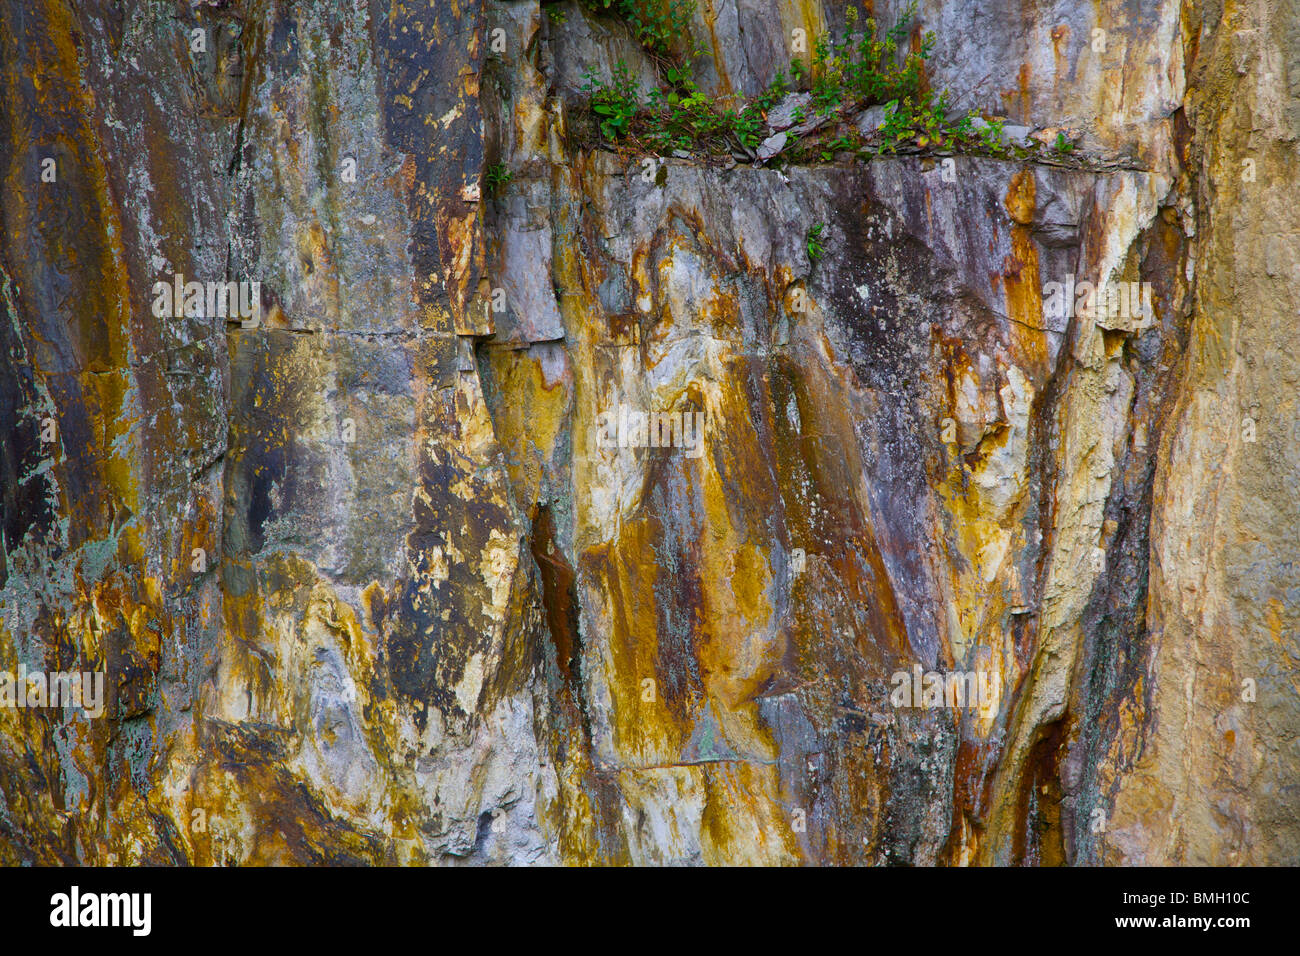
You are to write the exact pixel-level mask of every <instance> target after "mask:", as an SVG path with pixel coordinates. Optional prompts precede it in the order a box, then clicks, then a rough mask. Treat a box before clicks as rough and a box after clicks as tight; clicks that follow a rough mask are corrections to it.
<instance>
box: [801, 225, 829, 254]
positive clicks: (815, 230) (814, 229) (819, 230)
mask: <svg viewBox="0 0 1300 956" xmlns="http://www.w3.org/2000/svg"><path fill="white" fill-rule="evenodd" d="M825 230H826V224H825V223H823V222H819V223H817V224H816V225H814V226H809V227H808V234H807V236H805V238H804V244H805V247H806V248H807V250H808V259H809V261H811V262H816V261H817V260H818V259H820V258H821V257H822V256H824V255H825V254H826V245H825V243H824V242H823V240H824V239H825Z"/></svg>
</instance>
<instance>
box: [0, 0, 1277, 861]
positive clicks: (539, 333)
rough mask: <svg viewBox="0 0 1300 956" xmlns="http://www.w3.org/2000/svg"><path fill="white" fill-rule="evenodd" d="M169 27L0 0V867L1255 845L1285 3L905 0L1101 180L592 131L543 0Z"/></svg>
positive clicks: (1269, 586) (1266, 636)
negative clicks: (177, 287)
mask: <svg viewBox="0 0 1300 956" xmlns="http://www.w3.org/2000/svg"><path fill="white" fill-rule="evenodd" d="M846 6H847V5H846V4H843V3H839V2H828V3H825V4H823V3H819V2H803V0H798V2H794V0H791V2H784V0H783V2H780V3H775V4H768V3H758V2H749V0H742V2H740V3H736V4H716V3H714V4H711V3H704V2H701V3H698V4H697V6H696V23H695V36H696V39H697V40H698V42H699V44H700V46H701V47H702V48H703V52H702V54H701V56H700V57H699V58H698V60H697V62H696V71H697V75H698V76H699V77H700V79H701V85H702V87H703V88H705V89H708V90H710V91H712V92H714V93H719V94H728V93H740V92H744V93H753V92H757V91H759V90H761V89H763V88H765V87H766V86H767V84H768V83H769V82H770V80H771V78H772V76H773V75H774V74H775V72H776V70H777V69H781V68H783V67H788V65H789V60H790V53H789V50H790V46H789V44H790V41H791V30H794V29H804V30H806V31H807V35H808V37H809V38H810V41H811V38H815V37H816V35H817V34H818V33H819V32H820V31H823V30H826V29H832V28H833V29H839V28H840V27H841V26H842V25H843V23H844V22H845V10H846ZM905 6H906V4H903V3H893V2H892V0H891V2H880V3H877V4H875V10H874V13H875V15H876V16H877V17H878V18H879V19H880V20H881V22H882V23H885V24H889V23H892V22H893V20H894V18H895V16H896V14H897V12H898V11H899V10H900V9H902V8H903V7H905ZM1030 7H1032V9H1030ZM177 9H179V10H181V12H180V13H179V14H178V13H177V12H176V11H175V10H173V9H172V8H171V7H170V6H167V7H166V9H164V5H160V4H130V5H119V4H109V3H102V4H101V3H90V4H85V5H81V6H79V7H78V8H77V9H76V11H75V12H74V11H72V10H70V9H69V8H68V7H66V6H65V5H62V4H53V3H26V2H19V0H11V2H7V3H3V4H0V115H2V118H3V121H2V122H0V157H2V158H3V164H2V165H0V174H2V175H3V181H4V188H5V193H6V202H5V203H4V204H3V207H0V217H2V218H0V222H2V223H3V231H2V233H0V340H2V342H0V344H2V346H3V347H2V348H0V366H2V367H3V368H2V370H3V375H2V376H0V439H2V440H0V491H2V495H0V502H2V507H3V521H2V523H0V533H2V535H3V537H2V538H0V671H15V670H17V669H18V668H19V667H20V666H21V667H25V668H27V669H29V670H49V671H54V670H71V669H78V670H87V671H103V672H106V674H107V677H108V691H107V699H106V709H105V712H104V715H103V716H102V717H91V716H89V715H87V714H86V713H83V712H82V711H79V710H75V709H73V710H67V711H56V710H41V709H28V708H18V707H12V706H0V791H3V794H4V798H5V799H4V801H3V804H2V805H0V861H2V862H5V863H19V862H74V861H88V862H114V861H116V862H123V863H126V862H130V863H137V862H148V863H182V862H189V863H203V864H206V863H253V864H269V863H356V862H360V863H414V864H447V863H470V864H484V863H516V864H524V863H646V864H658V863H709V864H718V863H731V864H736V863H755V864H798V863H839V864H848V863H916V864H927V865H928V864H993V863H997V864H1007V863H1014V864H1058V863H1070V864H1095V863H1104V864H1122V863H1146V864H1162V863H1175V862H1178V863H1183V862H1186V863H1292V864H1294V863H1297V862H1300V823H1298V822H1297V820H1296V813H1295V807H1296V798H1297V790H1296V788H1297V779H1298V777H1300V751H1298V750H1297V744H1296V740H1297V731H1298V730H1300V680H1297V669H1298V668H1300V649H1298V647H1297V643H1296V633H1297V624H1298V623H1300V622H1297V620H1296V616H1297V598H1296V595H1297V593H1298V591H1297V587H1298V586H1297V584H1296V582H1295V581H1294V580H1293V577H1294V574H1293V569H1294V567H1295V565H1296V559H1295V550H1296V545H1295V541H1296V540H1297V533H1296V532H1297V528H1296V523H1297V517H1296V515H1295V509H1294V507H1293V506H1292V502H1293V501H1294V499H1295V495H1294V494H1293V488H1292V486H1293V485H1294V483H1295V476H1296V475H1297V474H1300V460H1298V459H1297V452H1296V447H1297V445H1296V442H1295V441H1294V438H1295V434H1294V433H1295V431H1296V429H1295V427H1294V424H1295V420H1296V416H1297V407H1296V401H1295V385H1296V380H1297V369H1296V362H1295V360H1293V359H1292V358H1291V357H1290V356H1291V352H1292V351H1293V350H1292V349H1290V348H1289V347H1288V345H1289V341H1288V337H1289V336H1291V335H1292V329H1293V326H1294V324H1295V319H1296V315H1297V303H1298V302H1300V243H1297V242H1296V236H1297V235H1300V222H1297V218H1296V217H1297V215H1298V213H1297V209H1296V204H1295V203H1294V202H1293V201H1291V199H1290V196H1289V194H1288V192H1287V189H1286V188H1285V187H1286V184H1287V183H1291V182H1294V181H1295V178H1296V175H1297V173H1300V170H1297V169H1296V164H1297V159H1296V151H1295V144H1296V142H1297V136H1300V95H1298V94H1300V90H1297V79H1296V78H1297V77H1300V62H1297V52H1296V51H1297V50H1300V22H1297V19H1296V13H1295V11H1294V9H1292V8H1290V7H1288V6H1286V5H1284V4H1279V3H1275V2H1273V0H1250V2H1249V3H1247V4H1246V5H1245V6H1243V7H1241V8H1240V9H1238V8H1232V9H1231V10H1224V9H1220V8H1219V7H1218V6H1216V5H1215V4H1214V3H1204V4H1202V3H1194V2H1187V3H1183V4H1181V5H1180V4H1179V3H1174V2H1172V0H1168V2H1161V3H1157V4H1155V5H1146V6H1143V7H1142V9H1140V10H1139V9H1138V8H1137V7H1135V6H1134V5H1133V4H1131V3H1126V2H1122V0H1106V2H1103V3H1101V4H1078V3H1074V2H1067V0H1055V2H1053V3H1050V4H1048V5H1047V6H1046V7H1044V6H1043V5H1041V4H1039V5H1030V6H1023V5H1022V4H1018V3H1012V2H1010V0H998V2H997V3H993V4H991V5H990V4H965V3H957V2H950V0H926V2H925V3H923V4H922V5H921V7H920V10H919V16H920V20H921V26H923V27H924V28H925V29H933V30H935V31H936V33H937V34H938V45H937V48H936V51H935V57H934V59H933V60H931V61H930V64H929V67H928V73H929V75H928V82H929V83H930V84H931V85H932V86H934V87H935V88H938V87H940V86H948V87H950V88H952V89H953V90H954V91H956V92H958V93H959V94H960V96H959V98H958V101H957V102H956V105H957V106H958V107H961V108H963V109H964V108H965V107H968V106H973V107H977V108H980V109H983V110H985V111H986V112H987V113H988V114H989V115H990V116H992V115H1000V116H1006V117H1008V118H1009V119H1010V121H1011V123H1012V125H1019V126H1021V127H1022V128H1023V132H1024V133H1025V134H1027V133H1029V132H1030V131H1031V130H1033V129H1043V130H1051V129H1067V130H1070V131H1071V135H1072V136H1073V131H1076V130H1077V131H1078V137H1077V139H1078V144H1079V148H1080V149H1081V150H1085V151H1087V152H1088V153H1089V155H1090V156H1092V157H1094V158H1096V159H1097V160H1098V162H1097V163H1096V164H1094V165H1095V166H1096V167H1097V168H1096V170H1095V171H1093V170H1084V169H1071V168H1064V167H1060V166H1053V165H1048V164H1045V163H1032V162H1020V161H1013V160H1002V159H989V158H978V157H972V156H961V155H958V156H954V157H945V158H944V159H940V158H939V157H931V156H907V157H897V158H877V159H875V160H873V161H871V162H855V163H854V164H852V165H848V164H843V165H835V166H829V165H824V166H791V167H787V168H785V169H783V170H774V169H759V168H751V167H749V166H747V165H742V166H735V165H732V166H731V167H730V168H720V167H717V166H711V165H708V164H706V163H703V162H699V161H696V160H692V159H690V158H689V157H688V158H685V159H674V158H668V159H664V158H652V157H646V156H643V155H640V154H633V155H615V154H613V153H610V152H606V151H602V150H599V149H596V148H593V147H592V145H591V143H589V142H588V141H587V140H586V139H585V138H584V135H583V133H582V131H581V123H582V120H581V109H580V104H581V101H582V100H583V99H584V98H585V97H584V94H583V93H582V90H581V87H582V85H583V80H582V77H583V74H584V73H586V72H587V70H588V69H593V70H595V72H596V73H597V74H598V75H600V76H603V77H607V76H609V75H610V71H611V70H612V69H613V67H614V66H615V64H616V63H617V62H619V61H620V60H621V61H623V62H624V63H625V64H626V65H627V66H628V67H629V69H630V71H631V73H632V75H633V76H635V77H637V78H639V80H640V82H642V83H643V85H648V84H650V83H651V82H653V81H654V80H655V77H656V75H657V74H656V69H657V67H656V64H655V60H654V58H653V57H652V56H650V55H648V54H647V53H646V52H645V51H644V50H643V49H642V48H641V46H640V45H639V44H638V43H636V42H635V40H634V39H633V37H632V35H631V33H630V32H629V31H628V29H627V27H626V25H625V24H623V23H621V22H619V21H618V19H617V18H615V17H612V16H609V15H596V14H593V13H592V12H591V11H590V10H589V9H588V8H587V7H586V6H585V5H583V4H579V3H576V2H566V3H563V4H548V5H547V6H546V7H545V8H543V7H541V6H539V5H538V4H537V3H536V2H531V0H505V2H492V3H485V4H474V3H470V4H462V5H459V6H457V5H451V4H441V3H439V4H432V5H430V4H411V3H407V2H404V0H394V2H393V3H391V4H375V3H362V2H359V0H358V2H346V3H339V4H325V3H304V4H293V5H288V4H272V3H262V2H254V0H247V2H238V0H235V2H231V3H228V4H219V5H212V4H202V5H182V7H180V8H177ZM552 13H554V15H552ZM194 30H198V31H201V34H200V35H201V36H202V37H203V39H204V43H203V49H202V51H199V52H194V40H193V37H194V34H193V33H192V31H194ZM496 30H500V31H501V33H500V34H497V33H495V32H494V31H496ZM1096 30H1103V31H1105V32H1104V37H1103V39H1104V42H1101V41H1099V40H1098V39H1097V35H1096V34H1095V32H1094V31H1096ZM800 100H801V98H800V97H791V98H789V101H788V102H787V103H786V104H785V105H784V107H782V108H778V109H774V110H772V111H770V112H769V115H768V117H767V122H768V124H769V130H768V131H769V132H772V133H774V134H775V137H774V138H779V140H780V143H779V144H777V143H774V144H773V145H774V146H775V147H776V149H777V150H779V149H780V148H781V147H782V146H784V145H785V143H786V141H787V140H788V139H789V137H790V136H791V135H794V134H793V133H787V132H786V130H787V129H788V128H789V127H791V126H793V125H795V123H794V107H795V106H796V105H798V102H799V101H800ZM805 112H806V111H805ZM882 119H883V114H880V115H877V114H876V113H873V112H872V111H867V113H866V114H865V117H864V118H863V119H862V123H863V126H864V131H865V128H866V127H869V128H870V130H871V131H874V130H875V128H876V127H877V126H878V125H879V123H880V122H881V120H882ZM1017 134H1019V131H1017ZM762 154H763V151H762V150H760V156H762ZM47 157H48V158H53V159H54V160H55V168H56V169H57V179H56V180H55V181H53V182H47V181H43V180H42V176H41V173H42V169H43V164H42V161H43V160H44V159H45V158H47ZM945 160H947V161H945ZM1246 160H1251V161H1253V165H1243V163H1244V161H1246ZM1107 161H1108V162H1107ZM489 168H495V169H496V170H497V173H498V177H497V179H496V180H495V182H496V185H495V186H491V185H490V182H492V181H490V180H489V178H488V175H487V171H488V169H489ZM501 170H505V171H508V172H509V174H510V178H509V179H508V181H502V180H501V179H500V176H499V174H500V172H501ZM1247 170H1249V172H1250V175H1249V176H1247V174H1246V171H1247ZM814 236H817V237H819V239H818V241H817V242H814V241H813V240H812V237H814ZM819 244H820V248H819ZM174 273H183V274H184V275H185V276H186V277H187V278H194V279H197V280H199V281H224V280H227V279H230V280H239V279H248V280H255V281H257V282H259V283H260V293H259V295H260V302H261V314H260V319H259V321H258V322H257V323H256V324H255V325H250V324H247V323H241V322H240V321H238V320H236V319H231V320H227V318H226V317H224V316H207V315H206V314H205V315H204V316H198V315H195V316H190V317H181V318H176V317H173V316H171V315H163V316H159V315H157V314H156V311H155V309H154V308H153V307H152V303H153V298H154V296H153V292H152V290H153V285H154V283H155V282H156V281H160V280H167V279H169V278H170V277H171V276H172V275H173V274H174ZM1067 280H1069V281H1070V282H1071V283H1073V282H1076V281H1078V282H1082V281H1089V282H1092V283H1105V284H1107V285H1109V286H1115V285H1118V284H1121V283H1124V284H1127V283H1134V284H1139V285H1140V284H1146V285H1145V291H1144V292H1143V293H1142V294H1141V295H1139V297H1138V299H1137V300H1136V301H1139V302H1141V303H1144V304H1145V305H1146V309H1145V310H1144V311H1143V312H1141V313H1136V314H1130V313H1128V312H1126V311H1122V310H1120V311H1117V310H1115V309H1110V308H1107V309H1100V310H1098V311H1097V312H1095V313H1078V312H1074V311H1070V312H1061V311H1059V310H1054V309H1052V308H1051V307H1050V305H1049V303H1048V302H1046V301H1045V298H1047V292H1046V289H1047V288H1048V286H1049V284H1050V283H1065V282H1066V281H1067ZM1072 287H1073V286H1072ZM494 303H501V308H499V309H498V308H495V307H494ZM629 411H630V413H631V414H633V415H635V414H636V413H637V412H638V411H646V412H651V411H652V412H663V413H671V414H676V415H677V416H679V418H678V421H679V422H685V423H686V424H687V425H688V427H687V428H686V429H684V430H679V432H678V433H677V437H678V438H679V439H680V440H679V441H677V442H676V447H626V446H622V445H620V442H619V440H618V437H619V429H620V427H625V426H626V422H627V413H628V412H629ZM682 416H686V417H685V418H683V417H682ZM697 416H698V417H697ZM694 422H698V423H699V426H700V429H701V431H699V432H694V433H693V432H692V431H691V430H690V428H689V425H690V424H691V423H694ZM611 432H612V436H613V440H612V442H611V441H610V440H609V439H610V438H611ZM692 436H693V437H692ZM624 437H626V433H625V432H624ZM695 438H698V439H699V440H698V442H697V441H695V440H694V439H695ZM643 444H644V443H643ZM196 549H199V550H198V551H196ZM918 667H919V668H920V669H921V670H922V671H926V672H931V671H938V672H941V673H944V674H956V673H965V672H972V673H976V672H977V673H979V674H980V675H982V676H983V677H984V678H986V679H987V680H988V682H989V686H990V688H991V694H992V699H991V701H990V702H989V706H987V707H983V708H965V709H962V708H952V707H935V708H928V707H909V706H899V705H898V703H897V701H896V700H894V699H893V697H894V692H895V689H896V684H897V682H896V681H895V679H894V678H895V675H896V674H897V673H898V672H904V673H906V674H909V675H910V674H912V673H913V671H914V668H918ZM1243 682H1250V685H1251V689H1252V691H1253V692H1252V693H1244V692H1243Z"/></svg>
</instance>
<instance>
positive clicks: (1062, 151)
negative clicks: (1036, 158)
mask: <svg viewBox="0 0 1300 956" xmlns="http://www.w3.org/2000/svg"><path fill="white" fill-rule="evenodd" d="M1052 149H1054V150H1056V154H1057V155H1058V156H1068V155H1070V153H1071V152H1073V151H1074V144H1073V143H1072V142H1070V140H1069V139H1068V138H1067V137H1066V135H1065V133H1057V134H1056V142H1054V143H1052Z"/></svg>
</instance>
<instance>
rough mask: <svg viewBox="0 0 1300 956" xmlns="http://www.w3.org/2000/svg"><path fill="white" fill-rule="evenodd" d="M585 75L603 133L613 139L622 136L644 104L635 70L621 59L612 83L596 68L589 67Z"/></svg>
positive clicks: (614, 71) (592, 108)
mask: <svg viewBox="0 0 1300 956" xmlns="http://www.w3.org/2000/svg"><path fill="white" fill-rule="evenodd" d="M583 79H585V80H586V81H587V82H586V83H585V84H584V85H583V87H582V89H583V92H585V93H589V94H591V111H592V112H593V113H595V114H596V118H597V121H598V122H599V124H600V132H601V135H602V136H604V137H605V138H606V139H607V140H610V141H611V142H612V141H614V140H618V139H622V138H623V137H624V136H625V135H627V133H628V131H629V130H630V129H631V126H632V120H633V119H634V118H635V117H636V114H637V111H638V110H639V109H640V108H641V98H640V94H639V92H638V90H637V84H636V81H635V80H633V79H632V74H631V73H629V72H628V69H627V67H626V66H625V65H624V64H623V61H622V60H620V61H619V62H618V63H617V64H616V65H615V66H614V70H613V76H612V77H611V82H610V83H609V84H608V85H606V84H605V83H603V82H602V81H601V79H600V77H599V76H597V75H596V73H595V72H594V71H592V70H588V71H587V72H586V73H585V74H584V75H583Z"/></svg>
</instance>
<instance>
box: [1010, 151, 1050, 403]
mask: <svg viewBox="0 0 1300 956" xmlns="http://www.w3.org/2000/svg"><path fill="white" fill-rule="evenodd" d="M1035 199H1036V184H1035V181H1034V171H1033V170H1032V169H1030V168H1028V167H1026V168H1024V169H1022V170H1020V171H1019V172H1018V173H1016V174H1015V175H1014V176H1012V177H1011V184H1010V186H1009V187H1008V189H1007V194H1006V196H1005V197H1004V199H1003V206H1004V207H1005V208H1006V211H1007V215H1008V216H1010V217H1011V222H1012V225H1011V254H1010V255H1008V256H1007V257H1006V258H1005V259H1004V260H1003V264H1002V278H1003V282H1004V283H1005V287H1006V302H1007V316H1008V317H1009V318H1010V319H1011V328H1010V330H1009V332H1010V337H1011V345H1012V348H1013V350H1014V353H1015V357H1016V364H1017V365H1019V366H1020V367H1021V368H1022V369H1024V370H1025V371H1026V373H1028V375H1029V378H1030V381H1032V382H1033V383H1034V385H1035V387H1036V388H1037V387H1038V385H1039V384H1040V383H1041V382H1042V381H1044V379H1045V378H1046V376H1047V372H1048V354H1047V336H1046V334H1045V333H1044V332H1043V330H1042V324H1043V286H1042V282H1041V280H1040V278H1039V274H1038V250H1037V248H1035V246H1034V243H1033V239H1032V238H1031V236H1030V225H1031V224H1032V223H1033V221H1034V206H1035Z"/></svg>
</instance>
